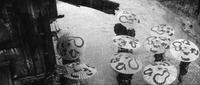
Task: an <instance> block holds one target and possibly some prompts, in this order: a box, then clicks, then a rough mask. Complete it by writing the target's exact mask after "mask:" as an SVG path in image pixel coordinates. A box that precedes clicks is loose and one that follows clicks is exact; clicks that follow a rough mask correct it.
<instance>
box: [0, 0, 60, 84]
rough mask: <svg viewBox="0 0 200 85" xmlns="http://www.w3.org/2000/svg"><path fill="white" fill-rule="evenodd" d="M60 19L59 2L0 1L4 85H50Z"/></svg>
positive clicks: (0, 78) (0, 79)
mask: <svg viewBox="0 0 200 85" xmlns="http://www.w3.org/2000/svg"><path fill="white" fill-rule="evenodd" d="M56 17H57V8H56V1H55V0H0V69H1V70H0V85H47V82H48V81H47V80H45V79H46V78H47V77H48V76H49V75H50V74H51V73H52V72H53V71H54V69H55V68H54V65H55V63H56V61H55V53H54V50H53V42H52V35H51V30H50V23H51V22H52V21H54V20H55V19H56ZM44 81H46V82H44Z"/></svg>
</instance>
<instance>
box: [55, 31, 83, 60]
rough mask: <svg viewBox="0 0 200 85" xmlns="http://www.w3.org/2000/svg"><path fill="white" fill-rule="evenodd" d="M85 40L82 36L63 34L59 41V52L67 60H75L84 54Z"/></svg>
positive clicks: (57, 47)
mask: <svg viewBox="0 0 200 85" xmlns="http://www.w3.org/2000/svg"><path fill="white" fill-rule="evenodd" d="M84 48H85V41H84V40H83V38H81V37H77V36H68V35H67V34H64V35H62V36H61V37H60V38H59V39H58V42H57V45H56V50H57V53H58V54H59V55H60V56H61V57H62V58H63V59H65V60H75V59H77V58H79V57H80V56H83V50H84Z"/></svg>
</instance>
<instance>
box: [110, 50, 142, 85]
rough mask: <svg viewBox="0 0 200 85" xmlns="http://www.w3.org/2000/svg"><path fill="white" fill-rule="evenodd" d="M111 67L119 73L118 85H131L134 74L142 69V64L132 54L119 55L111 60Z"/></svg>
mask: <svg viewBox="0 0 200 85" xmlns="http://www.w3.org/2000/svg"><path fill="white" fill-rule="evenodd" d="M110 65H111V67H112V68H113V69H114V70H115V71H117V72H119V74H118V75H117V77H116V78H117V81H118V85H131V80H132V76H133V74H134V73H137V72H139V71H140V70H141V69H142V62H141V60H140V59H137V58H135V56H134V55H133V54H130V53H118V54H116V55H115V56H114V58H112V59H111V60H110Z"/></svg>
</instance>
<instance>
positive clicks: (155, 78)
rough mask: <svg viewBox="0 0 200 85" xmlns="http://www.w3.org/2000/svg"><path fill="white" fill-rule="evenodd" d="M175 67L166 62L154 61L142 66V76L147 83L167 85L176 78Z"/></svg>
mask: <svg viewBox="0 0 200 85" xmlns="http://www.w3.org/2000/svg"><path fill="white" fill-rule="evenodd" d="M176 77H177V69H176V67H175V66H173V65H171V64H170V63H168V62H154V63H152V64H149V65H147V66H145V67H144V71H143V78H144V80H145V81H147V82H148V83H149V84H153V85H168V84H171V83H172V82H173V81H175V80H176Z"/></svg>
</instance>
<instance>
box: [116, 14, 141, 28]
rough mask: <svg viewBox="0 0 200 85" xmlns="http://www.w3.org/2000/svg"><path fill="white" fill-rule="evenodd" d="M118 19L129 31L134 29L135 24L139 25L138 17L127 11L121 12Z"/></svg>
mask: <svg viewBox="0 0 200 85" xmlns="http://www.w3.org/2000/svg"><path fill="white" fill-rule="evenodd" d="M117 19H118V21H119V22H120V23H121V24H122V25H124V26H125V27H126V28H127V29H131V28H133V26H134V24H135V23H139V20H138V19H137V18H136V15H135V14H133V13H131V12H130V11H127V10H123V11H120V12H119V13H118V14H117Z"/></svg>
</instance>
